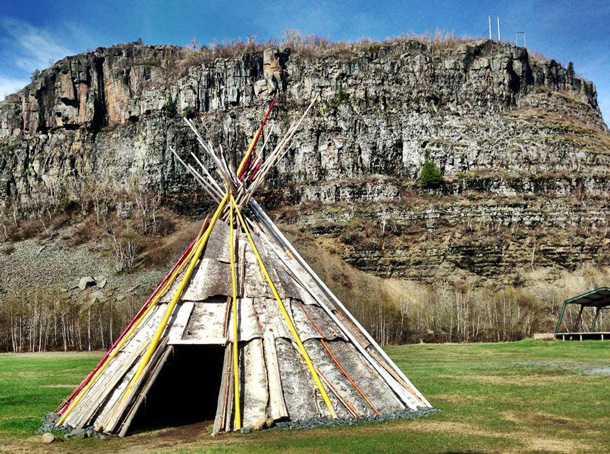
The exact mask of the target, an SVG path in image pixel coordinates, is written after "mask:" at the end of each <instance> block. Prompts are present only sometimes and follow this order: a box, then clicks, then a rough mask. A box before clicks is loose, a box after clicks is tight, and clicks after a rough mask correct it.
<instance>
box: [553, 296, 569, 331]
mask: <svg viewBox="0 0 610 454" xmlns="http://www.w3.org/2000/svg"><path fill="white" fill-rule="evenodd" d="M567 305H568V303H566V302H565V301H564V302H563V306H562V307H561V312H559V320H557V326H556V327H555V332H556V333H558V332H559V329H560V328H561V322H562V320H563V316H564V314H565V313H566V306H567Z"/></svg>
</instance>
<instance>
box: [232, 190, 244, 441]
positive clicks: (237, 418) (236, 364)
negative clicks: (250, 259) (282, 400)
mask: <svg viewBox="0 0 610 454" xmlns="http://www.w3.org/2000/svg"><path fill="white" fill-rule="evenodd" d="M231 198H233V197H232V196H231ZM230 213H231V214H230V223H229V242H230V249H231V281H232V284H233V377H234V380H235V393H234V395H235V430H239V429H241V408H240V398H239V358H238V355H239V351H238V348H237V347H238V345H237V343H238V339H237V276H236V273H235V246H234V243H233V204H232V203H231V204H230Z"/></svg>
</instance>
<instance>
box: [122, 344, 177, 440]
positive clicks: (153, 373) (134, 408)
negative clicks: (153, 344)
mask: <svg viewBox="0 0 610 454" xmlns="http://www.w3.org/2000/svg"><path fill="white" fill-rule="evenodd" d="M173 352H174V347H172V346H171V345H170V346H168V347H166V348H165V349H164V352H163V355H162V356H161V357H160V359H159V360H158V361H157V362H156V364H155V366H154V368H153V369H152V371H151V373H150V374H149V376H148V379H147V380H146V383H145V384H144V387H143V388H142V392H141V393H140V394H139V395H138V397H137V399H136V402H135V404H134V405H133V406H132V407H131V409H130V410H129V413H128V414H127V416H126V418H125V420H124V421H123V423H122V424H121V427H120V430H119V437H124V436H125V435H126V434H127V431H128V430H129V427H130V426H131V423H132V422H133V418H134V417H135V416H136V415H137V414H138V411H139V410H140V407H141V406H142V404H143V403H144V402H145V401H146V398H147V396H148V392H149V391H150V389H151V388H152V386H153V385H154V383H155V380H156V379H157V377H158V376H159V373H160V372H161V370H163V366H165V363H167V360H168V358H169V357H170V356H171V355H172V353H173Z"/></svg>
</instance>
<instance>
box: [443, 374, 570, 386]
mask: <svg viewBox="0 0 610 454" xmlns="http://www.w3.org/2000/svg"><path fill="white" fill-rule="evenodd" d="M439 377H440V376H439ZM440 378H451V379H455V378H456V377H453V376H446V377H440ZM457 378H458V379H461V380H466V381H475V382H478V383H489V384H493V385H513V386H543V385H553V384H556V383H561V382H570V381H572V380H573V379H574V377H573V376H572V375H566V374H557V375H550V374H545V375H464V376H461V377H457Z"/></svg>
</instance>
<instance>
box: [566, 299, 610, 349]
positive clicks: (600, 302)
mask: <svg viewBox="0 0 610 454" xmlns="http://www.w3.org/2000/svg"><path fill="white" fill-rule="evenodd" d="M570 305H575V306H578V314H577V315H576V318H575V319H574V321H573V323H572V324H571V327H570V328H568V329H569V331H560V330H561V327H562V321H563V320H564V317H565V313H566V308H567V307H568V306H570ZM608 307H610V287H600V288H596V289H595V290H591V291H589V292H586V293H583V294H582V295H578V296H575V297H573V298H569V299H567V300H565V302H564V303H563V306H562V308H561V312H560V313H559V320H557V326H556V327H555V338H556V339H561V340H581V341H582V340H591V339H593V340H610V332H608V331H606V332H604V331H599V330H597V326H598V322H599V319H600V316H601V315H602V311H603V310H604V309H606V308H608ZM587 309H590V310H592V311H593V313H592V317H591V324H590V325H589V326H588V327H586V326H582V325H583V314H584V312H585V311H586V310H587Z"/></svg>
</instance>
